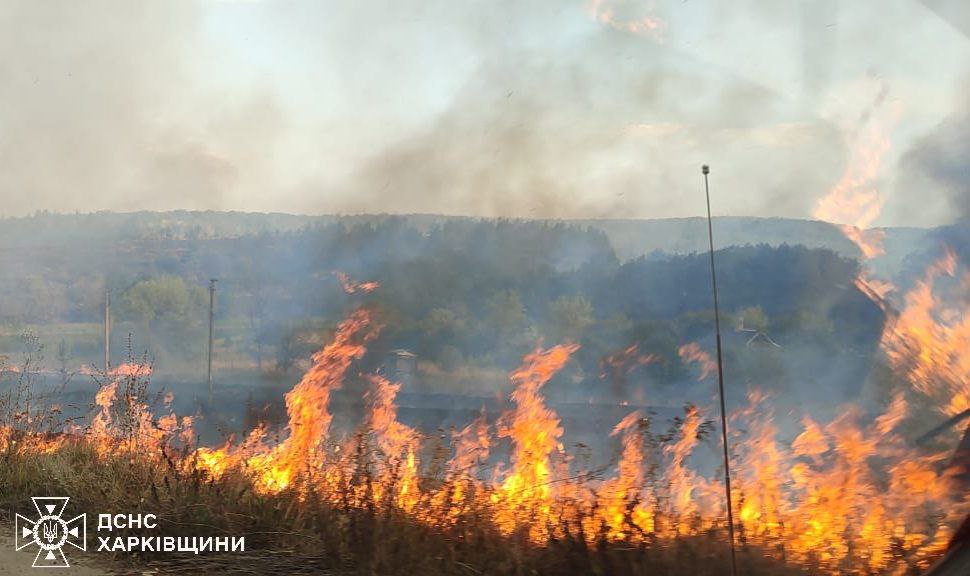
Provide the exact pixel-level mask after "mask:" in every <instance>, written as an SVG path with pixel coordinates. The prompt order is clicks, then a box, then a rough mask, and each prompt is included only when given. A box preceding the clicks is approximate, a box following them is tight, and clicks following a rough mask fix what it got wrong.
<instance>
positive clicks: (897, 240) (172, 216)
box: [0, 211, 931, 275]
mask: <svg viewBox="0 0 970 576" xmlns="http://www.w3.org/2000/svg"><path fill="white" fill-rule="evenodd" d="M386 221H403V222H406V223H407V225H408V226H410V227H413V228H415V229H417V230H419V231H421V232H427V231H428V230H430V229H432V228H434V227H440V226H441V225H443V224H445V223H452V224H457V225H465V226H471V225H472V224H473V223H474V222H476V221H477V219H474V218H467V217H457V216H440V215H430V214H412V215H404V216H395V215H380V214H376V215H371V214H368V215H344V216H337V215H323V216H310V215H294V214H282V213H250V212H215V211H172V212H129V213H115V212H96V213H91V214H55V213H49V212H38V213H37V214H35V215H32V216H28V217H20V218H2V219H0V245H2V246H3V247H4V252H5V253H7V254H8V255H9V254H10V252H16V251H18V250H20V251H23V250H30V249H38V248H45V247H56V246H63V245H64V244H65V243H71V244H77V245H79V246H80V247H84V248H92V249H93V248H96V247H100V246H103V245H104V243H113V242H132V241H141V240H207V239H208V240H215V239H226V238H239V237H243V236H251V235H259V234H281V233H289V232H296V231H299V230H301V229H304V228H307V227H314V226H321V225H325V224H332V223H336V222H340V223H342V224H344V225H345V226H353V225H355V224H379V223H381V222H386ZM532 222H544V223H556V222H559V221H536V220H532ZM562 222H564V223H566V224H569V225H571V226H577V227H581V228H585V227H592V228H594V229H597V230H601V231H603V232H604V233H605V234H606V236H607V238H608V239H609V241H610V243H611V245H612V247H613V250H614V252H615V254H616V255H617V257H618V258H619V259H621V260H627V259H631V258H636V257H638V256H644V255H649V254H650V253H652V252H654V251H661V252H666V253H671V254H687V253H690V252H695V251H703V250H705V249H706V246H707V235H706V232H707V231H706V220H704V219H702V218H671V219H657V220H630V219H592V220H566V221H562ZM883 231H884V232H885V233H886V240H885V245H886V248H887V254H886V256H884V257H882V258H879V259H877V260H876V262H874V263H873V264H874V266H875V267H876V269H877V270H879V271H880V272H882V273H884V274H885V275H892V274H894V273H895V272H897V271H898V269H899V267H900V264H901V262H902V261H903V259H904V258H905V256H906V255H907V254H909V253H910V252H911V251H913V250H915V249H916V247H918V246H919V244H920V242H922V241H923V240H924V238H926V237H927V234H928V233H930V232H931V231H929V230H925V229H919V228H886V229H883ZM715 235H716V238H715V241H716V243H717V245H718V246H719V247H727V246H744V245H747V244H768V245H771V246H778V245H781V244H792V245H795V244H800V245H803V246H806V247H809V248H828V249H830V250H833V251H835V252H836V253H838V254H841V255H843V256H848V257H850V258H855V257H857V256H858V255H859V253H858V250H857V249H856V247H855V246H854V245H853V244H852V243H851V242H849V241H848V240H847V239H846V238H845V236H844V235H843V234H842V233H841V232H840V231H839V230H838V229H837V228H836V227H834V226H832V225H831V224H827V223H825V222H818V221H811V220H794V219H785V218H742V217H722V218H715Z"/></svg>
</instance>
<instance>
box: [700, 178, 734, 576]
mask: <svg viewBox="0 0 970 576" xmlns="http://www.w3.org/2000/svg"><path fill="white" fill-rule="evenodd" d="M701 172H702V173H703V174H704V195H705V196H706V197H707V238H708V240H709V241H710V247H711V288H712V289H713V291H714V335H715V339H716V342H717V391H718V396H720V398H721V442H722V444H723V446H724V496H725V499H726V500H727V521H728V537H729V538H730V539H731V574H732V575H733V576H737V575H738V560H737V554H736V553H735V551H734V507H733V506H732V504H731V458H730V455H729V451H728V433H727V409H726V408H725V407H724V362H723V359H722V357H721V315H720V311H719V310H718V307H717V274H716V273H715V272H714V225H713V224H712V223H711V191H710V188H709V187H708V184H707V175H708V174H710V172H711V169H710V167H709V166H708V165H707V164H704V166H702V167H701Z"/></svg>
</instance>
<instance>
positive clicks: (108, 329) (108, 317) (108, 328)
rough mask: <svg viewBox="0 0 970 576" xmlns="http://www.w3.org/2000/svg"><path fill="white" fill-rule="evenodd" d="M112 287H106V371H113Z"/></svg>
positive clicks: (106, 372)
mask: <svg viewBox="0 0 970 576" xmlns="http://www.w3.org/2000/svg"><path fill="white" fill-rule="evenodd" d="M110 364H111V289H110V288H105V289H104V373H105V375H106V376H107V374H108V372H110V371H111V365H110Z"/></svg>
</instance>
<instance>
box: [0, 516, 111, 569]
mask: <svg viewBox="0 0 970 576" xmlns="http://www.w3.org/2000/svg"><path fill="white" fill-rule="evenodd" d="M2 521H3V520H2V519H0V522H2ZM4 524H7V522H4ZM9 524H10V526H4V525H0V576H38V574H39V573H42V571H39V570H38V569H36V568H32V567H31V564H32V563H33V562H34V557H35V556H37V548H36V547H33V546H31V547H28V548H27V549H24V550H21V551H20V552H16V551H14V538H13V525H12V523H9ZM30 548H33V550H31V549H30ZM75 552H76V553H75ZM65 553H66V554H67V555H68V559H69V562H70V563H71V567H70V568H61V569H58V570H55V571H54V573H56V574H64V575H65V576H68V575H70V576H107V575H108V574H111V572H106V571H104V570H102V569H99V568H95V567H93V566H92V565H91V559H90V558H86V557H84V555H83V554H81V553H80V551H79V550H73V549H69V550H66V551H65Z"/></svg>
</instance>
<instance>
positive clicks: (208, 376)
mask: <svg viewBox="0 0 970 576" xmlns="http://www.w3.org/2000/svg"><path fill="white" fill-rule="evenodd" d="M215 301H216V279H215V278H211V279H210V280H209V367H208V370H207V373H206V380H207V381H208V383H209V404H212V322H213V318H214V317H215Z"/></svg>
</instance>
